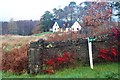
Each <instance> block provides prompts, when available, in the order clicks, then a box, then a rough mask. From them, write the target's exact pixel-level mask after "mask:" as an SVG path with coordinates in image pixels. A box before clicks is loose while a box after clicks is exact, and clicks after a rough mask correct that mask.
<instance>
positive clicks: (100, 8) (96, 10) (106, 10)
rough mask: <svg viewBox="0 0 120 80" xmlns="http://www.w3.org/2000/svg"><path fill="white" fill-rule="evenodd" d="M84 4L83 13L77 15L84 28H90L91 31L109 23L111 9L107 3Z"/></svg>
mask: <svg viewBox="0 0 120 80" xmlns="http://www.w3.org/2000/svg"><path fill="white" fill-rule="evenodd" d="M85 4H86V6H85V7H84V10H83V12H80V13H79V14H81V15H82V16H81V17H82V22H83V25H84V27H90V28H91V30H92V31H93V30H94V29H96V28H98V27H100V26H101V25H103V24H107V23H108V22H109V21H111V16H112V8H111V6H110V3H109V2H87V3H85ZM83 14H84V15H83ZM106 27H107V26H106Z"/></svg>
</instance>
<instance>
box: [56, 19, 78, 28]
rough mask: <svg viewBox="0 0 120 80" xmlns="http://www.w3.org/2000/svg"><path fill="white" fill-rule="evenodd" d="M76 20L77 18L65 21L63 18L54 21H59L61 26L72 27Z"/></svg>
mask: <svg viewBox="0 0 120 80" xmlns="http://www.w3.org/2000/svg"><path fill="white" fill-rule="evenodd" d="M75 21H76V20H72V21H67V22H65V21H62V20H55V21H54V23H55V22H57V23H58V25H59V27H60V28H70V27H71V26H72V25H73V24H74V23H75Z"/></svg>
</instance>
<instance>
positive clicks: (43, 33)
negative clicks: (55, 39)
mask: <svg viewBox="0 0 120 80" xmlns="http://www.w3.org/2000/svg"><path fill="white" fill-rule="evenodd" d="M52 33H53V32H42V33H39V34H33V35H34V36H41V35H45V34H52Z"/></svg>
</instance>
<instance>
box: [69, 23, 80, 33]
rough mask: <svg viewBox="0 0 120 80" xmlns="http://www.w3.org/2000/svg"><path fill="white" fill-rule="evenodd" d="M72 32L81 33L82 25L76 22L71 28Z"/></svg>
mask: <svg viewBox="0 0 120 80" xmlns="http://www.w3.org/2000/svg"><path fill="white" fill-rule="evenodd" d="M71 30H72V31H79V30H81V26H80V24H79V23H78V22H77V21H76V22H75V23H74V24H73V25H72V26H71Z"/></svg>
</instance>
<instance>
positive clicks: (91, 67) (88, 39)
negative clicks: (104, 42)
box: [88, 38, 93, 69]
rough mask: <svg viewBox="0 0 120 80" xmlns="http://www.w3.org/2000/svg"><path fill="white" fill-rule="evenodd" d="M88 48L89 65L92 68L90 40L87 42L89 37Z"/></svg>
mask: <svg viewBox="0 0 120 80" xmlns="http://www.w3.org/2000/svg"><path fill="white" fill-rule="evenodd" d="M88 49H89V59H90V67H91V69H93V59H92V42H89V38H88Z"/></svg>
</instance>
